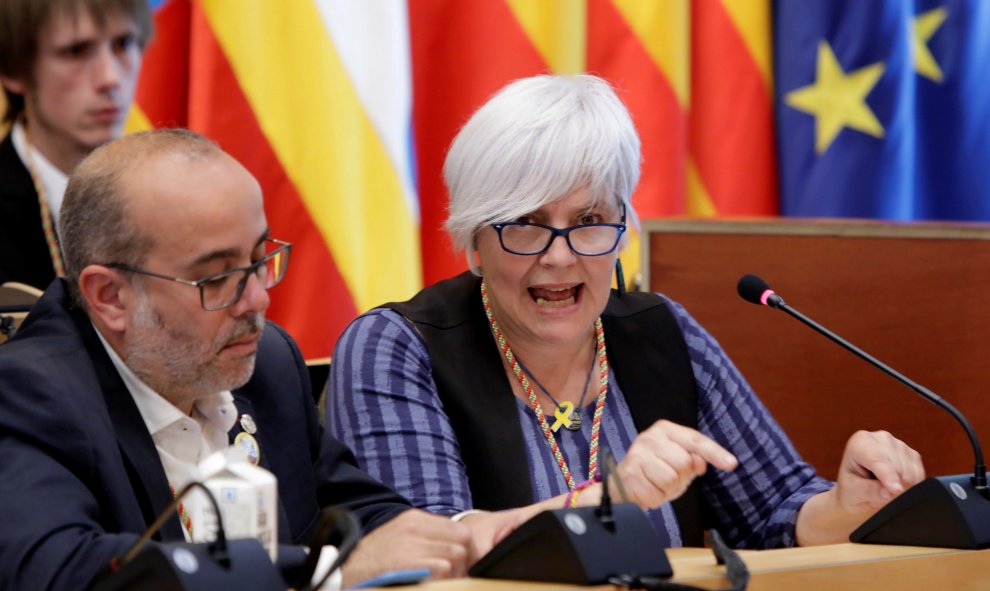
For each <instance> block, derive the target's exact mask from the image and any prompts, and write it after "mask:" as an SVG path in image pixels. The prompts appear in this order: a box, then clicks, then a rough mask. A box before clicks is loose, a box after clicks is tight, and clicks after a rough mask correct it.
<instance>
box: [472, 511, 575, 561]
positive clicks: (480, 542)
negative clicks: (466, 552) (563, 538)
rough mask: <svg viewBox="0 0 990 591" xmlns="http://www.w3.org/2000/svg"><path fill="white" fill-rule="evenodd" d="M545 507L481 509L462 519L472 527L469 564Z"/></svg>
mask: <svg viewBox="0 0 990 591" xmlns="http://www.w3.org/2000/svg"><path fill="white" fill-rule="evenodd" d="M554 508H557V507H554ZM545 509H546V508H545V507H543V506H541V505H540V504H534V505H528V506H526V507H520V508H518V509H511V510H508V511H497V512H492V511H479V512H477V513H472V514H471V515H468V516H467V517H465V518H464V519H462V520H461V523H463V524H464V525H466V526H468V527H469V528H470V529H471V555H470V557H469V559H468V566H470V565H472V564H474V563H475V562H477V561H478V560H479V559H481V557H482V556H484V555H485V554H487V553H488V551H489V550H491V549H492V547H493V546H495V544H498V543H499V542H501V541H502V538H504V537H505V536H507V535H509V534H510V533H511V532H512V530H514V529H516V528H517V527H519V526H520V525H522V524H523V523H524V522H526V521H527V520H529V519H530V518H531V517H533V516H535V515H536V514H537V513H539V512H540V511H544V510H545Z"/></svg>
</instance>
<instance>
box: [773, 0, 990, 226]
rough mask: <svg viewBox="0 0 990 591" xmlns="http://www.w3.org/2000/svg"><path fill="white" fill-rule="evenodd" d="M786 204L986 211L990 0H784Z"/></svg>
mask: <svg viewBox="0 0 990 591" xmlns="http://www.w3.org/2000/svg"><path fill="white" fill-rule="evenodd" d="M774 54H775V67H776V88H775V104H776V114H777V140H778V149H779V166H780V183H781V187H780V189H781V212H782V213H783V214H784V215H790V216H839V217H862V218H882V219H894V220H984V221H990V2H988V1H985V0H941V1H937V0H875V1H874V0H870V1H864V0H777V2H776V4H775V6H774Z"/></svg>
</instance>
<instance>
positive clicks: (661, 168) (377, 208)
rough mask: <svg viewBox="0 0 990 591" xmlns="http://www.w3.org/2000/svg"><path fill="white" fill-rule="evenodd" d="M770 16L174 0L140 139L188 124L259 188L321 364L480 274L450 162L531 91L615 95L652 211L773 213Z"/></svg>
mask: <svg viewBox="0 0 990 591" xmlns="http://www.w3.org/2000/svg"><path fill="white" fill-rule="evenodd" d="M769 2H770V0H751V1H747V2H738V1H735V0H697V1H694V2H692V1H690V0H538V1H537V0H477V1H474V0H472V1H470V2H468V1H464V0H408V3H407V2H406V1H405V0H360V1H354V0H280V1H279V2H272V1H267V0H266V1H262V2H243V1H240V2H238V1H234V0H161V1H158V2H155V3H154V8H155V23H156V37H155V39H154V40H153V42H152V44H151V45H150V46H149V48H148V51H147V53H146V56H145V63H144V68H143V72H142V76H141V81H140V85H139V90H138V98H137V105H136V108H135V109H134V113H133V116H132V120H131V128H132V129H140V128H147V127H151V126H176V125H179V126H187V127H190V128H192V129H195V130H197V131H200V132H202V133H204V134H205V135H207V136H209V137H211V138H213V139H215V140H216V141H218V142H219V143H220V144H221V146H223V148H224V149H225V150H227V151H228V152H230V153H231V154H232V155H233V156H235V157H236V158H237V159H238V160H240V161H241V162H242V163H244V164H245V166H247V167H248V169H249V170H251V171H252V173H254V175H255V176H256V177H258V179H259V181H260V182H261V184H262V187H263V189H264V192H265V195H266V208H267V214H268V219H269V223H270V225H271V228H272V235H273V236H275V237H278V238H281V239H284V240H288V241H291V242H292V243H293V244H294V245H295V247H294V250H293V258H292V269H291V272H290V273H289V274H288V275H287V277H286V279H285V282H284V283H283V285H281V286H279V287H278V288H276V290H275V291H273V293H272V307H271V309H270V313H269V315H270V317H271V318H273V319H274V320H275V321H277V322H279V323H281V324H283V325H284V326H286V327H287V328H288V330H289V331H290V332H291V333H292V334H293V335H294V336H295V337H296V339H297V340H298V341H299V343H300V346H301V347H302V349H303V353H304V355H306V356H307V357H320V356H325V355H329V353H330V351H331V350H332V347H333V345H334V341H335V339H336V337H337V335H338V334H339V333H340V332H341V330H342V329H343V327H344V326H345V325H346V323H347V322H349V321H350V320H351V319H352V318H353V317H354V316H355V315H356V314H357V313H358V312H359V311H363V310H365V309H367V308H370V307H372V306H375V305H378V304H381V303H383V302H385V301H389V300H397V299H405V298H407V297H409V296H410V295H412V293H414V292H415V291H416V290H417V289H419V288H420V287H422V286H423V285H424V284H430V283H433V282H435V281H437V280H439V279H442V278H445V277H448V276H451V275H453V274H455V273H457V272H459V271H461V270H463V269H464V268H466V264H465V261H464V260H463V259H462V258H461V257H459V256H456V255H455V254H454V253H453V250H452V248H451V246H450V243H449V241H448V239H447V238H446V236H445V235H444V233H443V230H442V224H443V220H444V219H445V217H446V201H447V198H446V193H445V190H444V188H443V184H442V179H441V169H442V163H443V159H444V156H445V154H446V149H447V147H448V146H449V144H450V142H451V140H452V139H453V137H454V135H455V134H456V133H457V130H458V129H459V128H460V126H461V125H462V124H463V123H464V122H465V121H466V120H467V118H468V117H469V116H470V114H471V113H472V112H473V111H474V110H475V109H477V108H478V107H479V106H480V105H481V104H482V103H483V102H484V101H485V100H486V99H487V98H488V97H489V96H491V95H492V94H493V93H494V92H495V91H497V90H498V89H499V88H501V87H502V86H504V85H505V84H506V83H508V82H509V81H511V80H513V79H516V78H519V77H524V76H530V75H534V74H538V73H543V72H554V73H576V72H582V71H587V72H591V73H594V74H598V75H600V76H602V77H604V78H606V79H608V80H609V81H610V82H611V83H612V84H613V85H614V86H615V87H616V89H617V91H618V92H619V95H620V96H621V97H622V98H623V100H624V101H625V102H626V104H627V105H628V106H629V108H630V111H631V112H632V115H633V119H634V121H635V122H636V125H637V128H638V129H639V132H640V136H641V138H642V141H643V158H644V162H643V175H642V180H641V184H640V187H639V189H638V190H637V192H636V194H635V195H634V197H633V201H634V204H635V205H636V207H637V210H638V211H639V212H640V215H641V216H642V217H644V218H649V217H657V216H665V215H678V214H685V213H687V214H696V215H735V214H773V213H776V211H777V181H776V177H775V170H776V164H775V151H774V146H773V119H772V117H773V98H772V97H773V96H774V84H773V80H772V76H771V72H772V69H773V68H772V65H771V56H772V46H771V30H770V24H771V16H772V15H771V10H770V3H769ZM637 254H638V249H637V248H636V247H635V245H632V247H631V248H628V249H627V251H626V254H625V255H624V257H623V258H624V259H626V258H628V260H627V270H628V268H629V267H633V268H635V267H636V265H637V264H638V261H637V260H636V257H637Z"/></svg>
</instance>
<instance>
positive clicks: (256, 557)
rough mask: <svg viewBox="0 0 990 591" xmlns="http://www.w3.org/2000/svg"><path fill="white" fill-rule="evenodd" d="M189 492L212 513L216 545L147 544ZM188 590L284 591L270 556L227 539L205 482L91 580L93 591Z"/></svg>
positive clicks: (252, 542) (252, 543)
mask: <svg viewBox="0 0 990 591" xmlns="http://www.w3.org/2000/svg"><path fill="white" fill-rule="evenodd" d="M193 488H200V489H202V490H203V492H204V493H205V495H206V497H207V498H208V499H209V501H210V503H212V505H213V510H214V512H215V514H216V519H217V521H216V523H217V533H216V540H215V541H213V542H209V543H201V544H189V543H159V544H151V545H147V542H148V540H150V539H151V536H153V535H154V534H155V532H157V531H158V530H159V528H161V526H162V525H163V524H164V523H165V521H166V520H167V519H168V518H169V517H170V516H171V515H172V512H173V511H175V508H176V507H177V506H178V504H179V501H180V500H181V499H182V498H183V497H184V496H185V495H186V493H188V492H189V491H190V490H192V489H193ZM134 588H142V589H154V590H155V591H187V590H189V591H191V590H196V589H259V590H262V591H282V590H284V589H285V582H284V581H283V580H282V577H281V576H280V575H279V572H278V571H277V570H276V568H275V565H273V564H272V561H271V559H270V558H269V556H268V552H267V551H266V550H265V549H264V548H263V547H262V545H261V543H260V542H259V541H258V540H256V539H253V538H246V539H240V540H230V541H228V540H227V537H226V534H225V533H224V529H223V516H222V514H221V512H220V507H219V506H218V505H217V501H216V498H214V496H213V494H212V493H211V492H210V489H209V488H207V487H206V486H205V485H204V484H203V483H201V482H196V481H193V482H191V483H189V484H188V485H186V486H185V488H183V489H182V490H181V491H180V492H179V493H178V494H177V495H175V497H174V498H173V499H172V501H171V502H170V503H169V504H168V505H167V506H166V507H165V509H164V510H163V511H162V512H161V513H159V515H158V517H157V518H156V519H155V521H154V523H152V524H151V526H150V527H148V529H147V530H145V532H144V533H143V534H141V536H140V537H139V538H138V539H137V540H136V541H135V542H134V544H132V545H131V547H130V548H129V549H128V550H127V552H126V553H125V554H124V556H122V557H120V558H114V559H113V560H112V561H111V563H110V565H109V568H108V570H107V571H106V572H105V573H103V575H102V576H101V577H100V578H99V579H98V580H97V581H95V584H94V586H93V589H94V591H118V590H120V591H123V590H124V589H134Z"/></svg>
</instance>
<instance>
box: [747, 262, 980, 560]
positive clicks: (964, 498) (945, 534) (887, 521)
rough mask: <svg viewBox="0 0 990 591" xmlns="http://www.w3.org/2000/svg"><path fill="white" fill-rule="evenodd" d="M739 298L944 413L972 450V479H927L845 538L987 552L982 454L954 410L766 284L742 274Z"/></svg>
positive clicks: (973, 435)
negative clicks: (796, 324) (793, 323)
mask: <svg viewBox="0 0 990 591" xmlns="http://www.w3.org/2000/svg"><path fill="white" fill-rule="evenodd" d="M737 290H738V292H739V295H740V296H741V297H742V298H743V299H744V300H746V301H747V302H750V303H752V304H757V305H764V306H769V307H771V308H775V309H777V310H781V311H782V312H786V313H787V314H788V315H790V316H793V317H794V318H797V319H798V320H799V321H801V322H802V323H803V324H805V325H807V326H809V327H811V329H812V330H814V331H816V332H818V333H820V334H822V335H824V336H825V337H827V338H828V339H829V340H831V341H833V342H834V343H836V344H838V345H839V346H841V347H842V348H844V349H846V350H847V351H849V352H851V353H852V354H854V355H856V356H857V357H859V358H861V359H863V360H864V361H866V362H867V363H869V364H870V365H872V366H874V367H876V368H877V369H879V370H881V371H882V372H884V373H886V374H887V375H889V376H891V377H893V378H894V379H896V380H897V381H899V382H901V383H902V384H904V385H905V386H907V387H908V388H910V389H911V390H914V391H915V392H917V393H918V394H920V395H921V396H922V397H924V398H925V399H926V400H928V401H929V402H931V403H933V404H935V405H936V406H938V407H939V408H941V409H943V410H945V411H946V412H948V413H949V414H951V415H952V417H953V418H954V419H956V421H957V422H958V423H959V424H960V425H962V428H963V429H964V430H965V431H966V435H967V436H968V437H969V441H970V444H971V445H972V447H973V455H974V458H975V466H974V469H973V474H958V475H954V476H937V477H932V478H927V479H925V480H923V481H921V482H919V483H918V484H916V485H914V486H912V487H911V488H909V489H908V490H906V491H904V492H903V493H901V494H900V495H898V496H897V497H896V498H894V500H892V501H891V502H890V503H888V504H887V505H886V506H885V507H883V508H882V509H880V510H879V511H877V513H876V514H875V515H873V516H872V517H870V518H869V519H868V520H866V522H865V523H863V524H862V525H861V526H859V527H858V528H857V529H856V530H855V531H853V532H852V534H851V535H850V536H849V539H850V540H851V541H853V542H864V543H870V544H895V545H906V546H935V547H945V548H986V547H990V502H988V501H990V489H988V487H987V473H986V466H985V465H984V463H983V449H982V447H980V441H979V439H978V438H977V436H976V432H975V431H974V430H973V427H972V426H971V425H970V424H969V421H967V420H966V417H964V416H963V414H962V413H961V412H959V410H958V409H956V408H955V407H954V406H952V405H951V404H950V403H948V402H947V401H945V400H944V399H943V398H942V397H940V396H939V395H937V394H935V393H934V392H932V391H931V390H929V389H928V388H925V387H924V386H922V385H921V384H918V383H917V382H914V381H912V380H910V379H908V378H907V377H905V376H904V375H903V374H901V373H900V372H898V371H896V370H894V369H893V368H891V367H890V366H888V365H887V364H885V363H883V362H881V361H879V360H878V359H876V358H875V357H873V356H872V355H870V354H869V353H867V352H865V351H863V350H862V349H860V348H859V347H857V346H856V345H853V344H852V343H850V342H849V341H847V340H845V339H843V338H842V337H840V336H839V335H837V334H835V333H834V332H832V331H830V330H829V329H827V328H825V327H824V326H822V325H821V324H819V323H817V322H815V321H814V320H812V319H811V318H809V317H807V316H805V315H804V314H802V313H801V312H799V311H797V310H795V309H794V308H792V307H791V306H789V305H788V304H787V303H786V302H785V301H784V298H782V297H781V296H780V295H779V294H777V293H776V292H774V291H773V290H772V289H771V288H770V286H769V285H768V284H767V282H766V281H764V280H763V279H761V278H760V277H757V276H756V275H744V276H743V277H742V278H740V279H739V284H738V285H737Z"/></svg>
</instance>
